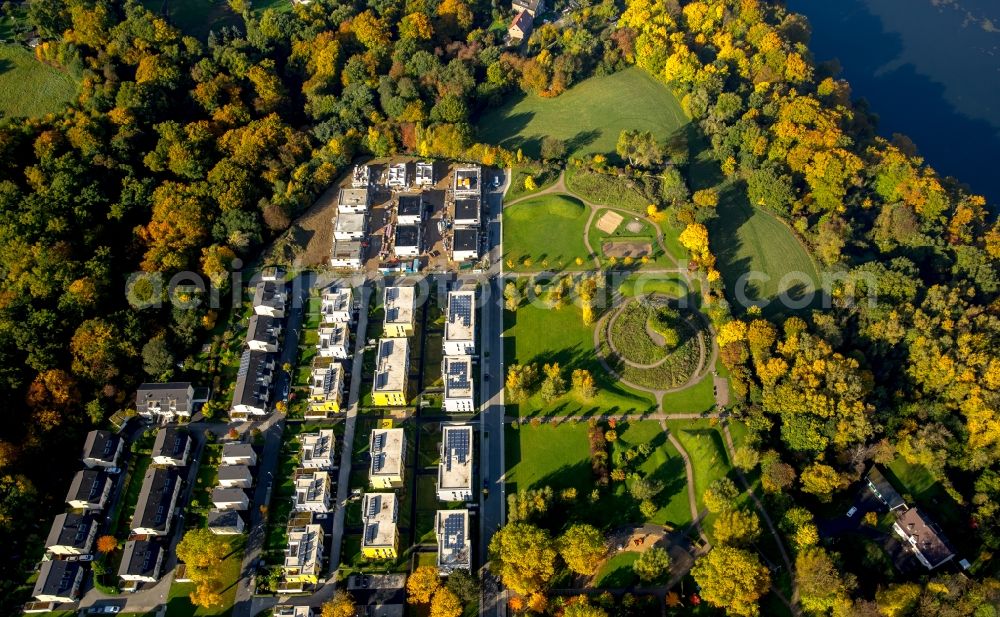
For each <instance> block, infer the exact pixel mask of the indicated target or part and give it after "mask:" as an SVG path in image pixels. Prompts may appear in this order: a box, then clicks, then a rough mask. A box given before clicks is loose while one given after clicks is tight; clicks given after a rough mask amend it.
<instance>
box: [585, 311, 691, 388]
mask: <svg viewBox="0 0 1000 617" xmlns="http://www.w3.org/2000/svg"><path fill="white" fill-rule="evenodd" d="M678 333H679V334H680V335H681V340H680V342H679V343H678V345H677V346H676V347H674V348H673V349H671V350H669V351H667V352H665V353H666V358H665V359H664V361H663V362H662V363H660V364H657V365H656V366H654V367H652V368H638V367H635V366H632V365H630V364H628V363H627V362H623V361H622V358H621V357H619V356H618V355H616V354H615V352H614V351H612V350H611V345H609V344H608V337H609V336H613V334H612V333H611V327H610V320H605V321H603V322H602V323H601V329H600V332H599V339H600V343H599V346H598V349H597V352H598V353H599V354H600V355H601V356H603V357H604V359H605V361H607V363H608V364H609V365H610V366H611V368H612V369H613V370H614V371H615V372H616V373H617V374H618V375H620V376H621V377H622V378H623V379H624V380H625V381H628V382H630V383H633V384H635V385H636V386H639V387H641V388H649V389H650V390H667V389H670V388H678V387H680V386H683V385H684V384H686V383H687V382H688V381H689V380H690V379H691V377H692V376H693V375H694V374H695V372H696V371H697V370H698V361H699V358H700V355H701V347H702V345H703V344H704V346H705V348H706V349H707V348H708V342H707V341H705V332H704V330H703V329H702V328H701V325H700V322H699V321H698V320H697V319H696V318H694V317H693V316H692V315H690V314H689V315H687V316H686V317H685V318H684V323H683V324H680V325H679V327H678ZM615 345H618V340H617V339H616V340H615ZM623 353H624V352H623ZM629 359H630V360H632V361H633V362H635V360H634V359H633V358H629Z"/></svg>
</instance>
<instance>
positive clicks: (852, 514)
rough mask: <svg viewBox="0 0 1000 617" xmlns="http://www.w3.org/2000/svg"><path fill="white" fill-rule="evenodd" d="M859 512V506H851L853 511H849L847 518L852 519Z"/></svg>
mask: <svg viewBox="0 0 1000 617" xmlns="http://www.w3.org/2000/svg"><path fill="white" fill-rule="evenodd" d="M857 511H858V507H857V506H851V509H850V510H848V511H847V518H851V517H852V516H854V514H855V513H856V512H857Z"/></svg>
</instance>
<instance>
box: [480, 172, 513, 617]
mask: <svg viewBox="0 0 1000 617" xmlns="http://www.w3.org/2000/svg"><path fill="white" fill-rule="evenodd" d="M502 200H503V193H502V189H501V190H500V191H498V192H491V193H488V194H487V195H486V196H485V204H486V206H487V208H489V212H488V215H487V216H486V217H485V220H486V221H487V228H486V232H487V234H486V235H487V246H488V247H489V256H490V263H491V264H492V267H491V268H490V270H489V272H488V277H489V278H488V279H487V280H486V284H485V285H484V286H483V289H482V291H481V292H480V293H481V294H482V295H483V297H484V300H485V302H484V304H483V307H482V311H481V320H480V321H481V322H482V323H481V325H480V329H479V332H480V341H481V344H480V350H481V355H480V361H479V370H480V376H479V394H480V401H481V407H480V412H481V413H480V415H479V420H480V425H481V431H482V435H481V439H480V443H481V444H482V445H481V447H480V469H481V470H482V477H483V480H484V481H485V486H486V487H487V488H488V493H487V494H485V495H483V494H481V495H480V508H479V511H480V513H481V514H480V517H479V520H480V525H481V529H480V534H479V538H480V546H479V554H480V555H481V556H482V561H483V563H484V564H486V560H487V559H488V558H489V556H488V555H487V547H489V543H490V539H491V538H492V537H493V534H494V533H495V532H496V531H497V530H498V529H499V528H500V526H501V525H503V520H504V508H505V505H506V502H507V496H506V494H505V493H504V485H505V479H504V471H505V467H504V441H503V440H504V430H503V426H504V424H503V421H504V399H503V395H504V393H503V383H504V378H503V377H504V368H503V339H502V338H501V337H502V335H503V279H502V277H501V276H499V274H500V273H501V272H500V269H501V265H502V263H503V259H502V258H501V257H502V248H501V238H502V231H501V229H502V228H501V220H500V211H501V209H502ZM487 569H488V565H487V567H484V577H486V578H487V579H489V578H491V577H490V576H489V575H488V574H486V570H487ZM483 582H484V584H483V597H482V603H481V606H480V614H481V615H483V617H495V616H497V615H500V616H503V615H506V612H507V602H506V600H505V598H504V592H503V590H502V589H500V588H499V587H497V586H496V585H494V584H492V582H491V581H490V580H484V581H483Z"/></svg>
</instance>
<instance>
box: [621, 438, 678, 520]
mask: <svg viewBox="0 0 1000 617" xmlns="http://www.w3.org/2000/svg"><path fill="white" fill-rule="evenodd" d="M643 443H649V444H650V445H652V446H653V447H654V449H653V453H652V454H650V455H649V457H648V458H646V460H644V461H642V463H640V464H639V465H638V466H637V467H636V470H637V471H638V472H639V473H641V474H642V475H643V476H644V477H647V478H652V479H654V480H657V481H659V482H660V483H661V484H662V485H663V491H662V492H661V493H660V494H659V495H657V496H656V498H655V499H654V500H653V501H654V503H656V505H658V506H660V509H659V510H658V511H657V513H656V514H655V515H654V516H653V517H652V518H650V519H649V520H648V521H646V522H648V523H654V524H656V525H668V526H670V527H673V528H679V527H682V526H684V525H687V524H688V523H690V522H691V509H690V508H689V507H688V502H687V475H686V474H685V473H684V461H683V460H682V459H681V455H680V454H679V453H678V452H677V450H676V449H675V448H674V447H673V446H672V445H670V441H669V440H668V439H667V436H666V433H664V432H663V429H662V428H661V427H660V423H659V422H655V421H652V420H647V421H642V422H629V423H627V424H619V426H618V440H617V441H616V442H615V445H614V451H615V452H622V451H624V450H626V449H628V448H630V447H635V446H638V445H640V444H643Z"/></svg>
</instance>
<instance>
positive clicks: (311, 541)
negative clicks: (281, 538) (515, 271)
mask: <svg viewBox="0 0 1000 617" xmlns="http://www.w3.org/2000/svg"><path fill="white" fill-rule="evenodd" d="M322 568H323V528H322V527H320V526H319V525H312V524H310V525H304V526H302V527H295V528H290V529H289V530H288V548H286V549H285V563H284V564H283V565H282V568H281V570H282V574H283V575H284V581H285V582H286V583H300V584H301V583H310V584H313V585H315V584H316V583H318V582H319V577H320V574H322Z"/></svg>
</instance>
